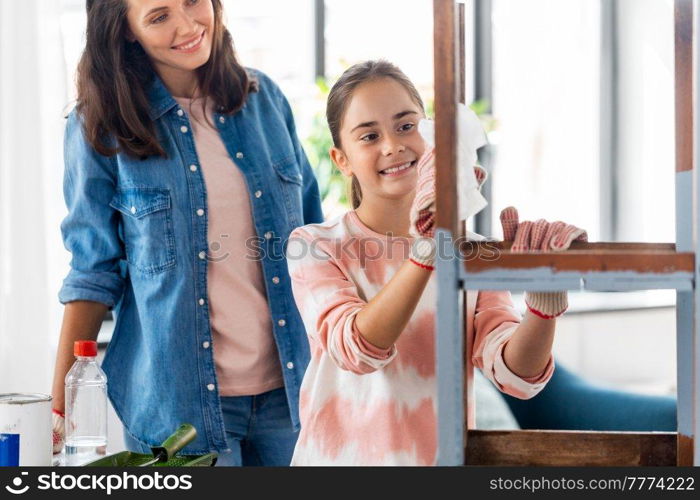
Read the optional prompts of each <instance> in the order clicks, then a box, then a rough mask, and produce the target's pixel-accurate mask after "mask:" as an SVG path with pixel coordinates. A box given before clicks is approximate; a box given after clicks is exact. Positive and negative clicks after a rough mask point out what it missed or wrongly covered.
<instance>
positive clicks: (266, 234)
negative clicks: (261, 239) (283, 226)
mask: <svg viewBox="0 0 700 500" xmlns="http://www.w3.org/2000/svg"><path fill="white" fill-rule="evenodd" d="M270 238H272V231H268V232H266V233H265V239H266V240H269V239H270Z"/></svg>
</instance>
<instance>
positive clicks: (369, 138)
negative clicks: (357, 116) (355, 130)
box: [360, 133, 377, 142]
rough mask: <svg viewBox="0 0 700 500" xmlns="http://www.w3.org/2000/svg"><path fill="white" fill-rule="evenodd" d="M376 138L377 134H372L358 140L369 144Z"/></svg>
mask: <svg viewBox="0 0 700 500" xmlns="http://www.w3.org/2000/svg"><path fill="white" fill-rule="evenodd" d="M376 138H377V134H374V133H372V134H367V135H363V136H362V137H360V140H361V141H363V142H370V141H373V140H374V139H376Z"/></svg>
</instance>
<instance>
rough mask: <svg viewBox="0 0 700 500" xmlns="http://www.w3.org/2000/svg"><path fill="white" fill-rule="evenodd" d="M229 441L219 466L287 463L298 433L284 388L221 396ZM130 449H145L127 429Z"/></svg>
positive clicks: (281, 465) (279, 464) (125, 437)
mask: <svg viewBox="0 0 700 500" xmlns="http://www.w3.org/2000/svg"><path fill="white" fill-rule="evenodd" d="M221 409H222V411H223V414H224V428H225V429H226V443H227V445H228V447H229V448H230V449H231V451H230V452H226V453H219V458H218V460H217V462H216V465H217V466H248V465H254V466H275V467H283V466H288V465H289V462H291V460H292V453H294V446H295V445H296V442H297V437H298V436H299V433H298V432H294V429H293V427H292V420H291V418H290V416H289V404H288V403H287V396H286V395H285V390H284V387H281V388H279V389H273V390H272V391H269V392H264V393H262V394H258V395H256V396H230V397H226V396H222V397H221ZM124 441H125V443H126V446H127V448H128V449H129V450H133V451H136V452H139V453H150V450H145V451H144V450H142V447H141V446H140V445H139V443H137V442H135V441H134V439H133V438H131V436H129V435H128V434H127V433H126V432H124Z"/></svg>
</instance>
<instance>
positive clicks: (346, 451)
mask: <svg viewBox="0 0 700 500" xmlns="http://www.w3.org/2000/svg"><path fill="white" fill-rule="evenodd" d="M410 241H411V239H406V238H391V237H389V236H384V235H381V234H379V233H377V232H374V231H372V230H371V229H369V228H368V227H367V226H365V225H364V224H363V223H362V222H361V221H360V219H359V217H358V216H357V214H356V213H355V212H354V211H351V212H348V213H346V214H345V215H343V216H341V217H339V218H337V219H334V220H331V221H326V222H324V223H321V224H311V225H308V226H304V227H301V228H298V229H296V230H295V231H293V232H292V234H291V235H290V239H289V242H288V247H287V260H288V265H289V272H290V276H291V278H292V290H293V293H294V298H295V300H296V303H297V306H298V308H299V312H300V313H301V315H302V318H303V320H304V325H305V327H306V332H307V334H308V336H309V343H310V347H311V361H310V363H309V366H308V368H307V370H306V374H305V376H304V380H303V382H302V385H301V394H300V405H299V406H300V408H299V413H300V418H301V432H300V435H299V440H298V442H297V446H296V449H295V451H294V457H293V459H292V465H432V464H434V463H435V460H436V451H437V427H436V420H437V416H436V397H437V388H436V371H435V335H434V333H435V332H434V324H435V310H436V292H437V290H436V284H437V283H436V279H437V278H436V275H435V273H434V274H433V276H432V277H431V278H430V280H429V282H428V284H427V285H426V288H425V291H424V292H423V295H422V297H421V299H420V301H419V303H418V305H417V307H416V309H415V311H414V313H413V315H412V316H411V319H410V320H409V322H408V324H407V325H406V328H405V329H404V331H403V332H402V333H401V336H400V337H399V338H398V340H397V341H396V343H395V344H394V345H393V346H392V347H391V348H389V349H379V348H377V347H375V346H373V345H372V344H370V343H369V342H367V341H366V340H364V339H363V337H362V335H361V334H360V332H359V331H358V329H357V328H356V326H355V316H356V315H357V313H358V312H359V311H360V310H361V309H362V308H363V307H364V305H365V304H366V303H367V302H368V301H369V300H371V299H372V298H373V297H374V296H375V295H376V294H377V293H378V292H379V291H380V290H381V289H382V287H383V286H384V285H385V284H386V283H387V282H388V281H389V280H390V279H391V277H392V276H393V275H394V273H396V271H397V270H398V269H399V267H400V266H401V265H402V264H403V263H404V261H405V260H406V258H407V255H408V246H409V244H410ZM466 317H467V318H468V321H467V328H466V329H465V330H466V332H467V336H468V338H469V339H470V342H469V344H468V345H469V346H470V348H471V349H472V352H469V353H468V356H467V363H466V365H467V366H466V376H467V383H468V384H469V385H470V386H471V384H472V383H473V380H472V379H473V371H474V366H477V367H478V368H479V369H481V370H482V372H483V373H484V375H485V376H486V377H487V378H488V379H489V380H491V382H493V383H494V384H495V385H496V387H497V388H498V389H499V390H500V391H502V392H505V393H507V394H510V395H512V396H515V397H517V398H521V399H528V398H531V397H532V396H534V395H535V394H537V393H538V392H539V391H541V390H542V389H543V388H544V386H545V384H546V383H547V381H548V380H549V379H550V377H551V376H552V373H553V371H554V360H553V358H552V357H550V360H549V363H548V364H547V367H546V368H545V369H544V371H543V372H542V374H540V375H539V376H536V377H532V378H527V379H523V378H521V377H518V376H517V375H515V374H514V373H512V372H511V371H510V370H509V369H508V367H507V366H506V364H505V362H504V361H503V355H502V353H503V347H504V346H505V344H506V343H507V342H508V340H509V338H510V337H511V335H512V334H513V332H514V331H515V329H516V328H517V327H518V325H519V322H520V319H521V318H520V314H519V313H518V311H517V310H516V309H515V308H514V307H513V303H512V301H511V297H510V293H509V292H488V291H483V292H473V293H472V292H469V293H468V296H467V316H466ZM473 392H474V391H470V394H473ZM472 397H473V396H472ZM468 408H469V413H468V425H469V428H474V427H475V414H474V401H473V400H472V401H469V405H468Z"/></svg>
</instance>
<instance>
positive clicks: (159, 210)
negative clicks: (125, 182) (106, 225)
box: [109, 187, 175, 275]
mask: <svg viewBox="0 0 700 500" xmlns="http://www.w3.org/2000/svg"><path fill="white" fill-rule="evenodd" d="M109 205H110V206H111V207H112V208H114V209H115V210H118V211H119V212H120V213H121V214H122V217H121V221H122V234H123V238H124V246H125V249H126V260H127V262H128V263H129V267H132V268H134V269H135V270H137V271H139V272H140V273H142V274H146V275H151V274H157V273H160V272H162V271H165V270H166V269H169V268H172V267H174V266H175V236H174V234H173V222H172V214H171V202H170V191H169V190H168V189H163V188H150V187H148V188H146V187H128V188H118V189H117V191H116V193H115V195H114V197H113V199H112V201H111V203H110V204H109Z"/></svg>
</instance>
